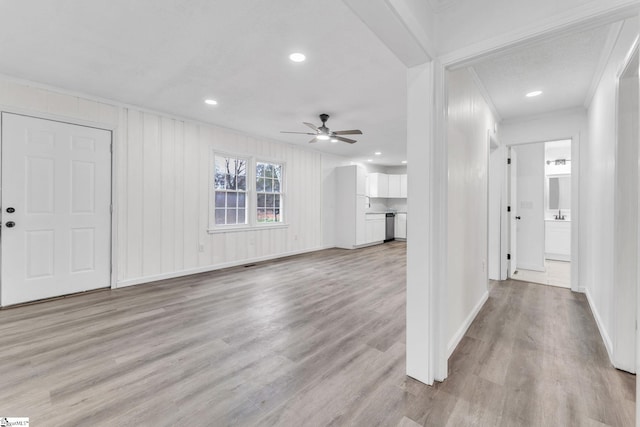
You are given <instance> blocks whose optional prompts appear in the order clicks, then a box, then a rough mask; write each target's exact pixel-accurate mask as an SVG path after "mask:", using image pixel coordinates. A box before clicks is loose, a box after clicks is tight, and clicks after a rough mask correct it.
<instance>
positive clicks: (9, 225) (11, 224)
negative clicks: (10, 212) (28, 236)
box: [5, 221, 16, 228]
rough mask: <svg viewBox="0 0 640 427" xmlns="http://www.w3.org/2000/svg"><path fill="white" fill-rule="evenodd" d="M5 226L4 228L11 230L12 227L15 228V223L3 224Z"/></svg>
mask: <svg viewBox="0 0 640 427" xmlns="http://www.w3.org/2000/svg"><path fill="white" fill-rule="evenodd" d="M5 226H6V227H8V228H13V227H15V226H16V223H15V222H13V221H9V222H7V223H6V224H5Z"/></svg>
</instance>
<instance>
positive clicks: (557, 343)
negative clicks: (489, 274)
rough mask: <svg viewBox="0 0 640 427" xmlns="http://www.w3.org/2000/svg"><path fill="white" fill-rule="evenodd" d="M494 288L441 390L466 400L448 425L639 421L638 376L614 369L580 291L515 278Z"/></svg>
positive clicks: (453, 359) (452, 361)
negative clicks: (636, 394) (477, 421)
mask: <svg viewBox="0 0 640 427" xmlns="http://www.w3.org/2000/svg"><path fill="white" fill-rule="evenodd" d="M490 286H491V290H490V296H489V300H488V301H487V303H486V304H485V306H484V308H483V309H482V311H481V312H480V314H479V315H478V317H477V318H476V319H475V321H474V322H473V324H472V325H471V327H470V328H469V330H468V331H467V334H466V335H465V337H464V338H463V340H462V342H461V343H460V345H459V346H458V348H457V349H456V351H455V352H454V354H453V355H452V357H451V359H450V360H449V372H450V377H449V379H448V380H447V381H445V382H444V383H443V384H440V385H438V387H437V388H438V389H439V390H442V391H445V392H446V393H449V394H452V395H455V396H458V397H459V398H460V399H461V400H458V403H457V404H456V406H455V408H454V410H453V413H452V414H451V416H450V418H448V421H449V423H450V425H465V424H466V423H467V421H469V420H471V419H473V418H477V419H480V420H482V421H481V422H480V424H479V425H487V426H489V425H502V426H516V425H517V426H568V425H579V426H585V425H599V426H600V425H611V426H632V425H634V419H635V418H634V417H635V376H634V375H631V374H628V373H625V372H622V371H618V370H616V369H614V368H613V367H611V364H610V362H609V358H608V356H607V352H606V349H605V347H604V345H603V343H602V340H601V338H600V334H599V332H598V328H597V326H596V323H595V321H594V319H593V316H592V314H591V310H590V309H589V305H588V303H587V300H586V298H585V296H584V295H583V294H577V293H572V292H571V291H570V290H569V289H562V288H558V287H552V286H544V285H538V284H532V283H525V282H521V281H510V280H507V281H504V282H492V283H491V285H490ZM465 401H467V402H471V403H467V402H465ZM465 420H466V421H465Z"/></svg>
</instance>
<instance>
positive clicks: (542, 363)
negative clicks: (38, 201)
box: [0, 242, 635, 427]
mask: <svg viewBox="0 0 640 427" xmlns="http://www.w3.org/2000/svg"><path fill="white" fill-rule="evenodd" d="M405 248H406V245H405V243H403V242H392V243H388V244H385V245H380V246H375V247H371V248H366V249H361V250H355V251H347V250H339V249H332V250H326V251H322V252H317V253H314V254H308V255H302V256H296V257H291V258H286V259H282V260H278V261H273V262H266V263H262V264H258V265H256V266H253V267H247V268H243V267H239V268H232V269H227V270H222V271H218V272H213V273H206V274H199V275H196V276H191V277H187V278H181V279H174V280H166V281H163V282H157V283H154V284H150V285H143V286H137V287H132V288H126V289H121V290H115V291H101V292H96V293H92V294H87V295H81V296H76V297H71V298H65V299H60V300H56V301H50V302H45V303H40V304H35V305H31V306H24V307H17V308H13V309H7V310H2V311H0V336H1V337H2V346H0V381H1V384H2V387H0V416H7V415H9V416H27V417H30V420H31V423H32V425H34V426H63V425H64V426H112V425H118V426H174V425H190V426H225V425H240V426H276V425H277V426H325V425H332V426H351V425H353V426H367V427H368V426H376V425H380V426H405V427H406V426H416V425H427V426H466V425H479V426H569V425H576V426H581V425H584V426H603V425H611V426H631V425H633V421H632V420H633V418H634V407H635V406H634V399H635V396H634V390H635V377H634V376H632V375H630V374H626V373H623V372H620V371H617V370H615V369H613V368H611V367H610V366H609V363H608V360H607V354H606V351H605V349H604V347H603V345H602V343H601V341H600V338H599V335H598V331H597V327H596V325H595V323H594V321H593V318H592V316H591V313H590V311H589V307H588V305H587V303H586V300H585V298H584V296H583V295H578V294H572V293H571V292H570V291H569V290H566V289H560V288H553V287H548V286H540V285H533V284H526V283H524V284H523V283H518V284H515V283H513V282H509V281H507V282H501V283H492V284H491V291H490V297H489V300H488V302H487V303H486V305H485V307H484V308H483V309H482V311H481V312H480V314H479V315H478V317H477V319H476V320H475V321H474V322H473V324H472V326H471V328H470V329H469V331H468V333H467V334H466V336H465V337H464V338H463V340H462V342H461V343H460V346H459V347H458V349H457V350H456V351H455V352H454V354H453V356H452V358H451V360H450V365H449V366H450V377H449V379H447V380H446V381H445V382H444V383H439V384H437V385H436V386H434V387H429V386H425V385H422V384H420V383H418V382H417V381H414V380H411V379H409V378H407V377H406V376H405V375H404V371H405V326H404V322H405Z"/></svg>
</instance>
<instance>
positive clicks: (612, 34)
mask: <svg viewBox="0 0 640 427" xmlns="http://www.w3.org/2000/svg"><path fill="white" fill-rule="evenodd" d="M622 27H623V22H616V23H614V24H612V25H611V28H610V29H609V34H608V35H607V41H606V42H605V44H604V48H603V49H602V52H601V53H600V59H599V60H598V65H597V66H596V71H595V72H594V73H593V79H592V81H591V86H589V90H588V91H587V96H586V97H585V98H584V102H583V105H584V107H585V108H589V106H590V105H591V101H592V100H593V97H594V95H595V94H596V90H597V89H598V86H600V81H601V80H602V77H603V76H604V72H605V71H606V69H607V65H608V64H609V59H611V55H612V54H613V50H614V48H615V47H616V44H617V43H618V39H619V38H620V33H622Z"/></svg>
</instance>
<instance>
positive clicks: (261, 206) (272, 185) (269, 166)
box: [256, 162, 283, 223]
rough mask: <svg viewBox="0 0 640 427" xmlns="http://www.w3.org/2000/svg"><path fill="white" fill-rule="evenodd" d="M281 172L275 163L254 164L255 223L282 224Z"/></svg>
mask: <svg viewBox="0 0 640 427" xmlns="http://www.w3.org/2000/svg"><path fill="white" fill-rule="evenodd" d="M282 172H283V167H282V165H281V164H277V163H266V162H257V163H256V213H257V216H256V221H257V222H258V223H273V222H282V202H283V200H282V196H283V193H282V192H283V189H282Z"/></svg>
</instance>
